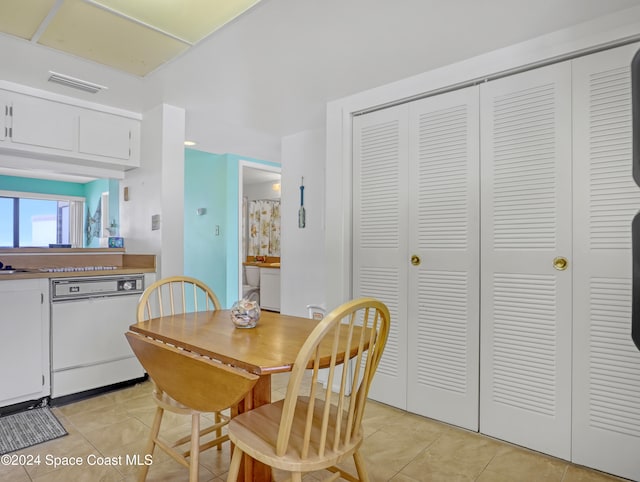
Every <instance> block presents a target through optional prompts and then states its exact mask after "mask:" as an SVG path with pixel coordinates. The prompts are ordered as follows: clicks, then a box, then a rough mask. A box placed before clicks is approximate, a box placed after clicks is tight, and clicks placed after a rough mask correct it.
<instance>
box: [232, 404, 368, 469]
mask: <svg viewBox="0 0 640 482" xmlns="http://www.w3.org/2000/svg"><path fill="white" fill-rule="evenodd" d="M308 406H309V398H308V397H299V398H298V402H297V404H296V410H295V414H294V416H293V425H292V429H291V436H290V437H291V438H290V443H289V445H288V449H287V452H286V454H285V455H283V456H281V457H280V456H278V455H276V441H277V439H278V430H279V428H280V420H281V417H282V410H283V407H284V400H280V401H277V402H274V403H270V404H268V405H262V406H260V407H258V408H255V409H253V410H250V411H248V412H245V413H243V414H241V415H238V416H237V417H234V418H232V419H231V421H230V422H229V425H228V426H227V427H228V435H229V439H230V440H231V441H232V442H233V443H234V444H236V445H237V446H238V447H239V448H240V449H241V450H242V451H243V452H245V453H247V454H249V455H250V456H251V457H253V458H254V459H256V460H259V461H260V462H262V463H264V464H267V465H270V466H272V467H276V468H278V469H281V470H287V471H290V472H297V471H305V472H307V471H314V470H322V469H325V468H328V467H332V466H334V465H336V464H337V463H339V462H340V461H341V460H342V459H344V458H346V457H348V456H351V455H352V454H353V452H355V451H356V450H357V449H358V448H359V447H360V445H361V444H362V440H363V434H362V430H360V431H359V432H358V433H357V434H355V436H353V437H352V438H351V440H350V441H349V443H348V444H344V443H340V444H339V445H338V447H337V450H333V440H328V441H327V448H326V449H325V453H324V454H323V455H320V454H318V451H317V448H318V445H319V444H318V443H314V441H318V439H319V436H320V432H321V431H320V429H318V428H317V427H316V425H315V424H314V426H313V428H312V432H311V440H312V443H311V444H310V448H309V454H308V455H307V456H306V458H303V457H302V454H301V453H300V447H302V445H303V444H302V442H301V441H302V439H303V437H304V430H305V425H306V416H307V408H308ZM336 410H337V407H335V406H334V405H332V406H331V411H332V412H334V413H335V411H336ZM323 411H324V403H323V401H322V400H318V399H316V401H315V407H314V416H313V418H314V420H322V414H323ZM346 426H348V424H347V420H346V412H345V414H344V415H343V417H342V427H346ZM333 427H335V423H334V422H330V426H329V432H330V433H331V432H332V431H333V430H332V429H333ZM341 439H342V440H344V430H342V437H341Z"/></svg>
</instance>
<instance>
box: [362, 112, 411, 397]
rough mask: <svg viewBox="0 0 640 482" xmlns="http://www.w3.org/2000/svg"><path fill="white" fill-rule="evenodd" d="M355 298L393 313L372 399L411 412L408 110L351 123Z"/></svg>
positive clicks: (381, 113)
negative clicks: (364, 298)
mask: <svg viewBox="0 0 640 482" xmlns="http://www.w3.org/2000/svg"><path fill="white" fill-rule="evenodd" d="M353 139H354V156H353V262H354V265H353V295H354V297H360V296H373V297H375V298H378V299H380V300H381V301H382V302H383V303H385V304H386V305H387V307H388V308H389V312H390V314H391V328H390V331H389V338H388V340H387V345H386V347H385V350H384V353H383V356H382V359H381V361H380V365H379V366H378V370H377V371H376V376H375V378H374V380H373V385H372V387H371V389H370V392H369V397H370V398H372V399H374V400H378V401H381V402H384V403H387V404H389V405H393V406H395V407H399V408H403V409H405V408H406V406H407V353H406V347H407V326H406V324H407V265H408V262H407V241H406V237H407V235H406V233H407V226H408V223H407V144H408V134H407V106H406V105H401V106H398V107H393V108H389V109H384V110H381V111H378V112H373V113H369V114H366V115H362V116H359V117H356V118H354V121H353Z"/></svg>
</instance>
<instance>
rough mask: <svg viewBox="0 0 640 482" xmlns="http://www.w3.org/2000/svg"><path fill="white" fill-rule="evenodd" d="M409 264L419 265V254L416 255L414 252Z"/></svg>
mask: <svg viewBox="0 0 640 482" xmlns="http://www.w3.org/2000/svg"><path fill="white" fill-rule="evenodd" d="M411 264H412V265H414V266H419V265H420V256H418V255H417V254H414V255H413V256H411Z"/></svg>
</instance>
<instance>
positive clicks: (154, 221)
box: [151, 214, 160, 231]
mask: <svg viewBox="0 0 640 482" xmlns="http://www.w3.org/2000/svg"><path fill="white" fill-rule="evenodd" d="M158 229H160V215H159V214H154V215H153V216H151V231H157V230H158Z"/></svg>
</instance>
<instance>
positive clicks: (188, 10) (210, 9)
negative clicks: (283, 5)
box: [88, 0, 260, 44]
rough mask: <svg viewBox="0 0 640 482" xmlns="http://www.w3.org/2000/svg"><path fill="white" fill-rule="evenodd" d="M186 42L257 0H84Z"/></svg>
mask: <svg viewBox="0 0 640 482" xmlns="http://www.w3.org/2000/svg"><path fill="white" fill-rule="evenodd" d="M88 1H89V2H91V3H95V4H99V5H102V6H104V7H106V8H108V9H111V10H113V11H115V12H118V13H120V14H122V15H126V16H128V17H131V18H134V19H136V20H138V21H140V22H143V23H145V24H148V25H152V26H154V27H156V28H158V29H160V30H162V31H164V32H168V33H170V34H171V35H174V36H176V37H178V38H180V39H183V40H186V41H187V42H190V43H192V44H193V43H196V42H198V41H200V40H202V39H203V38H204V37H206V36H207V35H209V34H210V33H212V32H214V31H215V30H217V29H218V28H220V27H222V26H223V25H224V24H225V23H227V22H229V21H231V20H233V19H234V18H235V17H237V16H238V15H240V14H242V13H243V12H245V11H246V10H248V9H249V8H251V7H252V6H253V5H255V4H257V3H258V2H259V1H260V0H216V1H212V0H180V1H178V2H177V1H167V0H136V1H131V0H88Z"/></svg>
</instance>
